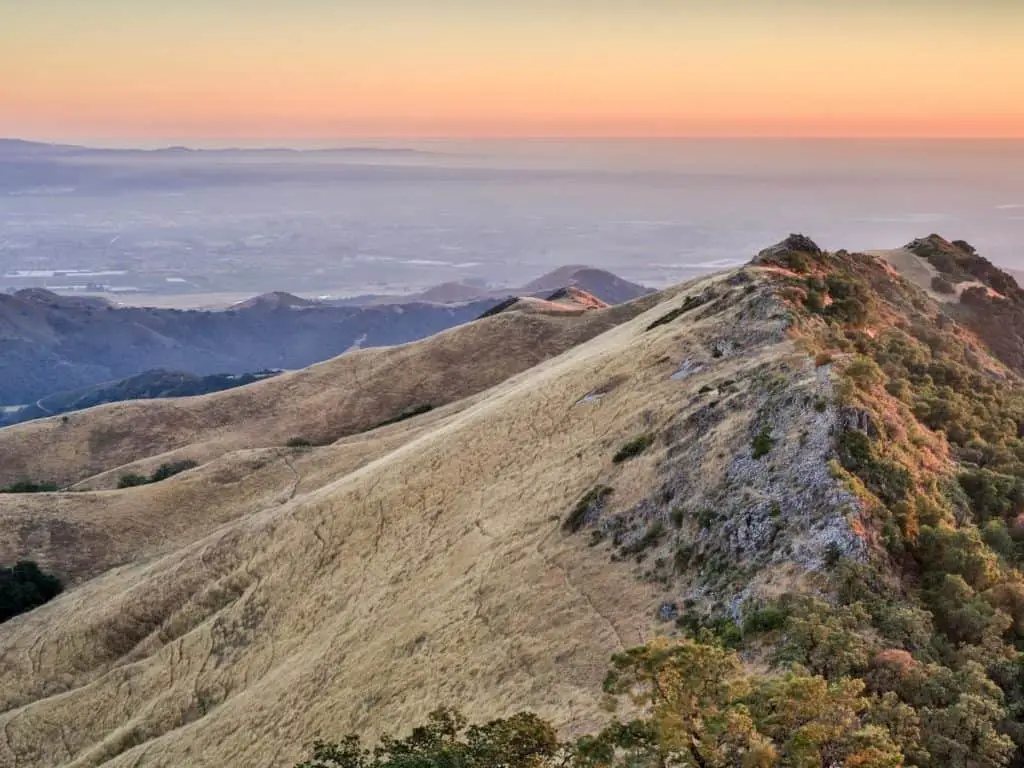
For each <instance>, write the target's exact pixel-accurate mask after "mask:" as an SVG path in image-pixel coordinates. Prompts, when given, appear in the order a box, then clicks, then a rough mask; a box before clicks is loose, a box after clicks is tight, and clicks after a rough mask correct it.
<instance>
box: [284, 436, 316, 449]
mask: <svg viewBox="0 0 1024 768" xmlns="http://www.w3.org/2000/svg"><path fill="white" fill-rule="evenodd" d="M285 445H286V446H287V447H289V448H312V447H313V443H311V442H310V441H309V440H307V439H306V438H304V437H292V438H289V440H288V442H287V443H285Z"/></svg>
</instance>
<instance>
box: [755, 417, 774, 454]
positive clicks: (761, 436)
mask: <svg viewBox="0 0 1024 768" xmlns="http://www.w3.org/2000/svg"><path fill="white" fill-rule="evenodd" d="M774 445H775V440H774V439H773V438H772V428H771V426H769V425H768V424H765V425H764V426H763V427H761V430H760V431H759V432H758V433H757V434H756V435H754V439H753V440H751V441H750V455H751V458H754V459H760V458H761V457H762V456H765V455H767V454H768V453H769V452H770V451H771V449H772V446H774Z"/></svg>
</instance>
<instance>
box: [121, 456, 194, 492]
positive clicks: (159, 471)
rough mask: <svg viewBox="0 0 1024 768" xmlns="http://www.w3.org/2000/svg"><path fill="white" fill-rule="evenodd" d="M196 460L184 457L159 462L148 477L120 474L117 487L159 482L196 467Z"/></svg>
mask: <svg viewBox="0 0 1024 768" xmlns="http://www.w3.org/2000/svg"><path fill="white" fill-rule="evenodd" d="M198 466H199V464H198V462H195V461H191V460H190V459H184V460H182V461H172V462H168V463H166V464H161V465H160V466H159V467H157V468H156V470H155V471H154V472H153V474H151V475H150V476H149V477H145V476H144V475H135V474H131V475H122V476H121V479H120V480H118V482H117V487H118V488H134V487H136V486H139V485H149V484H150V483H159V482H160V481H162V480H166V479H167V478H169V477H174V476H175V475H178V474H181V473H182V472H185V471H186V470H189V469H194V468H195V467H198Z"/></svg>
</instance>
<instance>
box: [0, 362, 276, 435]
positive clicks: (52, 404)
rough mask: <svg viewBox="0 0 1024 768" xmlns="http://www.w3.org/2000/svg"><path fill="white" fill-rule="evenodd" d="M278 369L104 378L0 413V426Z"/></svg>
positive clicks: (211, 386) (200, 390)
mask: <svg viewBox="0 0 1024 768" xmlns="http://www.w3.org/2000/svg"><path fill="white" fill-rule="evenodd" d="M278 373H279V371H260V372H257V373H222V374H211V375H208V376H197V375H196V374H193V373H185V372H183V371H164V370H154V371H145V372H143V373H140V374H138V375H136V376H129V377H128V378H126V379H121V380H119V381H113V382H105V383H103V384H96V385H94V386H91V387H85V388H83V389H76V390H73V391H71V392H58V393H57V394H55V395H49V396H48V397H41V398H39V399H38V400H36V402H34V403H32V404H30V405H28V406H26V407H24V408H21V409H19V410H17V411H11V412H8V413H6V414H5V413H0V426H8V425H10V424H18V423H21V422H23V421H32V420H33V419H44V418H46V417H47V416H53V415H57V414H61V413H67V412H69V411H80V410H82V409H84V408H92V407H93V406H96V405H104V404H106V403H120V402H123V401H125V400H150V399H154V398H164V397H195V396H197V395H208V394H210V393H212V392H221V391H223V390H225V389H233V388H234V387H243V386H245V385H246V384H252V383H253V382H254V381H259V380H260V379H266V378H269V377H271V376H276V375H277V374H278Z"/></svg>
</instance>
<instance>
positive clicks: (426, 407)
mask: <svg viewBox="0 0 1024 768" xmlns="http://www.w3.org/2000/svg"><path fill="white" fill-rule="evenodd" d="M432 410H434V406H432V405H430V404H429V403H424V404H423V405H416V406H413V407H412V408H407V409H406V410H404V411H402V412H401V413H399V414H398V415H397V416H392V417H391V418H390V419H385V420H384V421H382V422H380V423H379V424H377V425H376V426H374V427H373V429H380V428H381V427H386V426H388V425H389V424H397V423H398V422H400V421H405V420H406V419H411V418H413V417H414V416H420V415H422V414H424V413H429V412H430V411H432Z"/></svg>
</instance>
